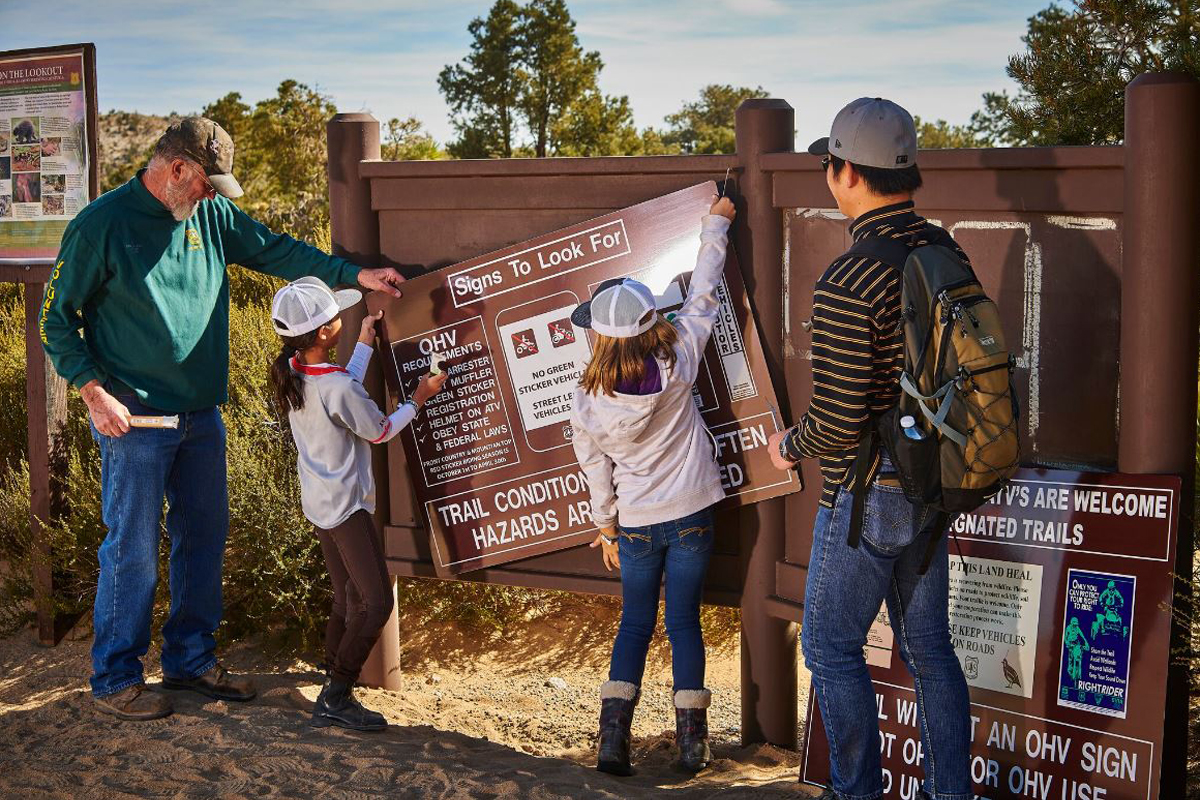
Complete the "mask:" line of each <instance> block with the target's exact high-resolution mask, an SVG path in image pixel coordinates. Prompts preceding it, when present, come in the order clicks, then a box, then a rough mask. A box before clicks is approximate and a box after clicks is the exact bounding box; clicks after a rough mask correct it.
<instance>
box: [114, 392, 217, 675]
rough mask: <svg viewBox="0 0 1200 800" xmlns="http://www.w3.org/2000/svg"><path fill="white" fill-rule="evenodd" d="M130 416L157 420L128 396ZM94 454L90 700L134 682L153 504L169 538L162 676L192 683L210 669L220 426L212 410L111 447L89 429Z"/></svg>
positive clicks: (149, 581) (146, 615) (151, 560)
mask: <svg viewBox="0 0 1200 800" xmlns="http://www.w3.org/2000/svg"><path fill="white" fill-rule="evenodd" d="M117 399H118V400H119V401H120V402H122V403H124V404H125V405H126V406H127V407H128V408H129V411H130V413H131V414H135V415H136V414H149V415H159V414H162V413H163V412H161V411H156V410H155V409H152V408H149V407H147V406H145V405H143V404H142V403H141V402H139V401H138V399H137V398H136V396H133V395H118V396H117ZM92 438H93V439H95V440H96V443H97V444H98V445H99V446H100V486H101V489H100V496H101V503H102V508H103V515H104V524H105V526H107V528H108V535H107V536H106V537H105V538H104V543H103V544H101V545H100V551H99V560H100V581H99V585H98V586H97V588H96V608H95V616H94V619H93V628H94V632H95V639H94V641H93V643H92V671H93V675H92V680H91V683H92V694H94V695H95V696H96V697H104V696H105V695H110V694H113V693H115V692H119V691H121V690H122V689H125V688H128V687H130V686H133V685H134V684H137V683H141V682H142V679H143V678H142V662H141V658H142V656H144V655H145V654H146V650H147V648H148V647H149V646H150V618H151V612H152V610H153V606H154V590H155V587H156V586H157V585H158V544H159V540H160V538H161V536H162V528H161V521H162V516H163V498H164V497H166V500H167V503H168V506H169V507H168V510H167V533H168V534H169V535H170V538H171V569H170V581H171V614H170V617H169V618H168V619H167V623H166V625H165V626H164V627H163V649H162V669H163V674H164V675H166V676H169V677H173V678H194V677H196V676H197V675H202V674H204V673H205V672H207V671H208V670H210V669H212V667H213V666H214V665H215V664H216V663H217V659H216V655H215V649H216V642H215V640H214V638H213V633H214V632H215V631H216V629H217V625H219V624H220V622H221V567H222V560H223V558H224V555H225V536H226V534H227V532H228V530H229V493H228V486H227V481H226V471H225V424H224V423H223V422H222V421H221V412H220V411H219V410H218V409H216V408H209V409H205V410H203V411H193V412H190V413H185V414H180V415H179V427H178V428H177V429H175V430H171V429H164V430H160V429H156V428H133V429H131V430H130V431H129V433H127V434H125V435H124V436H120V437H110V436H105V435H103V434H101V433H100V432H99V431H97V430H96V428H95V426H93V427H92Z"/></svg>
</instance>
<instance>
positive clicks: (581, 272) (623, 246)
mask: <svg viewBox="0 0 1200 800" xmlns="http://www.w3.org/2000/svg"><path fill="white" fill-rule="evenodd" d="M715 195H716V184H715V183H713V182H712V181H709V182H707V183H702V184H699V185H696V186H693V187H690V188H688V189H683V190H681V191H678V192H674V193H673V194H669V195H666V196H664V197H660V198H657V199H654V200H650V201H647V202H645V203H641V204H639V205H636V206H631V207H630V208H627V209H624V210H622V211H617V212H614V213H612V214H608V215H606V216H603V217H597V218H596V219H593V220H589V221H588V222H584V223H581V224H579V225H575V226H572V227H569V228H564V229H562V230H559V231H555V232H553V233H548V234H545V235H543V236H539V237H537V238H536V239H532V240H529V241H526V242H521V243H520V244H515V245H512V246H510V247H507V248H505V249H503V250H499V251H496V252H494V253H489V254H487V255H484V256H480V257H478V258H474V259H471V260H469V261H464V262H462V263H461V264H456V265H454V266H451V267H447V268H445V269H443V270H440V271H438V272H436V273H433V274H430V275H424V276H421V277H420V278H416V279H414V280H411V281H409V282H407V283H406V284H405V285H404V297H403V298H402V299H400V300H395V299H393V298H390V297H387V296H385V295H380V294H373V295H372V296H370V297H369V298H368V302H367V305H368V308H369V309H370V310H371V311H372V312H375V311H377V310H379V309H381V308H382V309H383V310H384V319H383V326H382V330H381V336H382V337H383V338H384V340H385V341H386V342H387V344H388V345H389V346H388V347H386V348H381V349H382V350H383V352H384V354H385V355H384V364H383V370H384V375H385V377H386V379H387V383H388V387H389V390H390V393H391V395H392V399H393V401H394V402H400V401H401V400H402V399H404V398H407V397H408V396H409V394H410V393H411V392H412V390H413V388H415V386H416V384H417V381H418V380H419V379H420V377H421V375H423V374H425V372H426V371H427V370H428V369H429V362H430V356H431V354H434V353H440V354H443V355H444V356H445V362H444V368H445V369H447V370H448V372H449V374H450V378H449V380H448V381H447V383H446V388H444V389H443V390H442V392H441V393H440V394H439V395H437V396H436V397H435V398H433V399H432V400H431V401H430V402H429V404H428V405H427V406H426V407H425V408H424V409H423V410H422V412H421V414H420V415H418V417H417V419H416V420H415V421H414V423H413V424H412V425H411V426H409V427H408V428H407V429H406V430H404V431H403V432H402V433H401V435H400V436H399V437H398V439H399V440H400V441H401V445H400V446H403V448H404V452H405V455H406V456H407V459H408V463H409V464H410V467H411V473H412V476H413V484H414V489H415V490H416V494H417V498H418V500H419V502H420V504H421V507H422V509H423V511H424V516H425V520H426V522H427V524H428V525H429V529H430V531H431V534H432V548H431V549H432V551H433V558H434V565H435V566H436V568H437V571H438V574H440V575H453V574H457V573H459V572H465V571H468V570H474V569H480V568H483V567H487V566H492V565H495V564H503V563H506V562H509V561H514V560H516V559H520V558H526V557H529V556H534V555H539V554H542V553H547V552H550V551H554V550H560V549H563V548H567V547H572V546H575V545H578V544H582V543H584V542H587V541H590V540H591V539H592V538H593V537H594V536H595V526H594V525H593V523H592V520H591V514H590V510H589V503H588V497H589V495H588V489H587V481H586V480H585V478H584V475H583V473H582V472H581V471H580V469H579V467H578V464H577V463H576V461H575V453H574V450H573V449H572V448H571V426H570V416H571V405H572V396H573V394H574V390H575V386H576V384H577V383H578V380H579V376H580V374H581V373H582V370H583V367H584V365H585V364H586V363H587V361H588V359H589V358H590V357H591V339H590V337H591V336H593V334H592V333H591V332H590V331H588V330H586V329H583V328H577V327H575V326H574V325H573V324H572V323H571V320H570V317H571V312H572V311H573V310H574V309H575V307H576V306H577V305H578V304H579V303H581V302H582V301H584V300H586V299H588V298H589V297H590V296H591V293H592V291H593V289H594V288H595V287H596V286H597V285H598V284H599V283H601V282H602V281H604V280H607V279H609V278H615V277H621V276H632V277H635V278H637V279H638V280H640V281H642V282H643V283H645V284H646V285H647V286H649V287H650V288H651V289H652V290H653V291H654V293H655V295H656V297H657V299H658V307H659V309H660V311H663V312H666V313H669V312H670V311H671V310H672V309H675V308H678V307H679V306H680V305H682V304H683V300H684V297H685V296H686V294H687V287H688V280H689V277H690V275H691V271H692V269H693V267H694V266H695V261H696V254H697V252H698V251H699V248H700V220H701V217H702V216H703V215H704V214H706V213H707V211H708V208H709V206H710V205H711V203H712V200H713V197H714V196H715ZM719 291H720V294H721V305H720V317H719V318H718V320H717V323H716V325H715V326H714V329H713V336H712V340H711V342H710V343H709V346H708V349H707V350H706V351H705V355H704V362H703V364H702V366H701V369H700V374H699V377H698V378H697V380H696V385H695V389H694V392H693V397H694V400H695V402H696V405H697V407H698V408H699V409H700V411H701V414H702V416H703V419H704V421H705V423H706V424H707V425H708V428H709V431H710V432H711V434H712V441H713V447H714V449H715V451H716V454H717V460H718V463H719V465H720V468H721V476H722V481H723V483H724V486H725V490H726V499H725V500H724V501H723V503H722V504H721V507H733V506H737V505H741V504H744V503H750V502H756V501H759V500H766V499H768V498H772V497H778V496H780V495H783V494H787V493H788V492H791V491H794V490H796V489H798V488H800V486H799V482H798V478H797V477H796V476H795V475H794V474H793V473H786V474H784V473H780V472H779V471H778V470H776V469H775V468H774V467H773V466H772V465H771V462H770V458H769V456H768V454H767V452H766V450H765V446H766V443H767V439H768V437H770V436H771V434H773V433H775V432H776V431H777V430H779V425H780V423H779V420H778V417H777V415H776V413H775V408H776V407H777V404H776V400H775V392H774V390H773V388H772V386H771V382H770V379H769V377H768V374H767V370H766V364H765V362H764V359H763V353H762V347H761V345H760V344H759V340H758V333H757V330H756V328H755V326H754V323H753V319H752V317H751V315H750V308H749V304H748V302H747V299H746V292H745V287H744V286H743V284H742V276H741V272H740V270H739V268H738V264H737V259H736V257H735V256H734V253H733V249H732V247H731V248H730V249H729V251H728V257H727V259H726V263H725V279H724V282H723V283H722V284H721V286H720V289H719ZM397 398H400V400H397ZM392 446H396V445H395V444H393V445H392Z"/></svg>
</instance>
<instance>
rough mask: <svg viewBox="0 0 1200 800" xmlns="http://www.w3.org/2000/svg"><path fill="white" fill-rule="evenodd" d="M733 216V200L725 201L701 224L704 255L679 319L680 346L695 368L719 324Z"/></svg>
mask: <svg viewBox="0 0 1200 800" xmlns="http://www.w3.org/2000/svg"><path fill="white" fill-rule="evenodd" d="M733 216H734V209H733V203H732V202H730V200H729V198H721V199H720V200H718V201H717V202H715V203H713V206H712V208H710V209H709V213H708V215H706V216H705V217H703V218H702V219H701V222H700V252H699V253H697V255H696V268H695V269H694V270H692V280H691V284H690V285H689V286H688V293H687V298H686V299H685V300H684V301H683V306H682V307H681V308H680V309H679V311H678V312H677V313H676V315H675V325H676V327H677V328H678V329H679V339H680V344H681V345H682V346H683V347H684V348H685V351H686V352H687V353H688V354H689V355H690V356H691V360H690V361H691V363H693V364H696V363H699V361H700V354H701V353H703V352H704V348H705V347H706V346H707V345H708V337H709V336H710V335H712V328H713V324H714V323H716V321H717V309H718V306H719V300H718V298H717V287H718V286H719V285H720V284H721V275H722V273H723V272H724V270H725V252H726V249H727V246H728V233H729V225H730V223H732V222H733Z"/></svg>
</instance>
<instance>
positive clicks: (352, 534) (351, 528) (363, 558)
mask: <svg viewBox="0 0 1200 800" xmlns="http://www.w3.org/2000/svg"><path fill="white" fill-rule="evenodd" d="M316 534H317V539H319V540H320V542H321V552H322V553H323V554H324V555H325V566H326V567H327V568H328V570H329V577H330V578H331V579H332V580H333V613H332V614H330V615H329V625H328V626H326V628H325V663H326V664H327V665H328V666H329V671H330V675H331V677H332V678H333V679H334V680H339V681H344V682H346V683H351V684H353V683H354V682H355V681H356V680H358V673H359V671H360V670H361V669H362V665H363V662H364V661H366V660H367V655H368V654H369V653H370V652H371V648H372V647H374V646H375V642H376V641H377V640H378V639H379V632H380V631H381V630H382V629H383V625H384V623H385V622H387V618H388V616H389V615H390V614H391V613H392V600H393V597H392V582H391V580H390V579H389V578H388V574H387V567H386V565H385V564H384V560H383V548H382V547H381V546H380V544H379V538H378V537H377V536H376V535H375V525H374V524H373V523H372V522H371V515H370V514H368V513H367V512H366V511H356V512H354V513H353V514H351V515H350V517H349V518H348V519H347V520H346V521H345V522H343V523H342V524H341V525H338V526H337V527H336V528H333V529H331V530H324V529H322V528H317V529H316Z"/></svg>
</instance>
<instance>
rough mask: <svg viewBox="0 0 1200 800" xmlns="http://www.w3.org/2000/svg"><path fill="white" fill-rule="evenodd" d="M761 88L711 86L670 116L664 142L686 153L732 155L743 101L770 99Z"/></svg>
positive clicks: (663, 137)
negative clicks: (737, 117) (737, 115)
mask: <svg viewBox="0 0 1200 800" xmlns="http://www.w3.org/2000/svg"><path fill="white" fill-rule="evenodd" d="M766 96H767V92H766V91H764V90H763V88H762V87H761V86H757V87H755V88H753V89H751V88H749V87H747V86H737V87H734V86H729V85H727V84H717V83H713V84H709V85H708V86H705V87H704V88H703V89H701V90H700V99H699V100H697V101H695V102H693V103H684V105H683V108H681V109H680V110H679V111H677V112H675V113H674V114H669V115H668V116H667V117H666V122H667V125H668V126H669V127H668V129H667V131H666V132H665V133H664V134H663V136H662V140H663V142H664V143H665V144H667V145H676V146H678V147H679V148H680V149H681V150H682V151H683V152H685V153H696V154H710V153H732V152H734V149H735V138H736V137H735V136H734V117H735V115H736V113H737V108H738V106H740V105H741V104H742V101H743V100H749V99H751V98H757V97H766Z"/></svg>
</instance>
